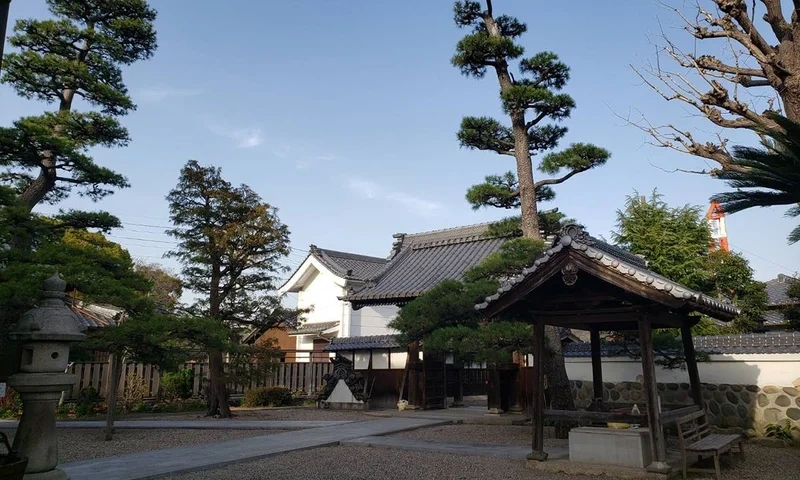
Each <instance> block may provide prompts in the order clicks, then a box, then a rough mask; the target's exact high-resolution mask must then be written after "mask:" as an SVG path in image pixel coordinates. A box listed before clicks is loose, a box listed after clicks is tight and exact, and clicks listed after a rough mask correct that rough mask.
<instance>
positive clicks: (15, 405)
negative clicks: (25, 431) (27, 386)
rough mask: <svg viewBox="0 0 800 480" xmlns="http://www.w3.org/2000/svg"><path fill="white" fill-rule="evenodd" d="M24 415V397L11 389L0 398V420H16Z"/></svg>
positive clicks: (7, 389)
mask: <svg viewBox="0 0 800 480" xmlns="http://www.w3.org/2000/svg"><path fill="white" fill-rule="evenodd" d="M21 415H22V397H20V396H19V393H17V392H16V391H14V390H13V389H11V388H6V396H5V397H2V398H0V418H16V417H19V416H21Z"/></svg>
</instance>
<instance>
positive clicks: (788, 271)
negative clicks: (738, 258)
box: [729, 242, 796, 275]
mask: <svg viewBox="0 0 800 480" xmlns="http://www.w3.org/2000/svg"><path fill="white" fill-rule="evenodd" d="M729 243H730V242H729ZM730 246H732V247H734V248H736V249H738V250H741V251H743V252H744V253H747V254H749V255H752V256H754V257H756V258H758V259H760V260H763V261H765V262H767V263H771V264H773V265H775V266H776V267H780V268H781V269H783V270H784V271H785V272H787V273H789V274H791V275H794V273H795V271H796V270H792V269H790V268H789V267H786V266H785V265H781V264H780V263H777V262H773V261H772V260H770V259H768V258H764V257H762V256H761V255H758V254H755V253H753V252H751V251H749V250H745V249H744V248H742V247H740V246H738V245H734V244H732V243H730Z"/></svg>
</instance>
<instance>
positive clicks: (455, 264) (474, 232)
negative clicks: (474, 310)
mask: <svg viewBox="0 0 800 480" xmlns="http://www.w3.org/2000/svg"><path fill="white" fill-rule="evenodd" d="M489 225H490V223H481V224H476V225H467V226H463V227H455V228H447V229H442V230H433V231H429V232H422V233H416V234H404V233H398V234H395V235H394V238H395V242H394V245H393V246H392V252H391V255H390V259H389V261H388V262H387V263H386V265H385V266H384V267H383V268H382V269H381V270H380V271H379V272H377V274H376V275H374V276H373V277H371V278H370V279H369V280H367V281H366V282H365V285H364V286H363V287H360V288H353V289H352V290H351V292H350V293H349V294H348V295H346V296H344V297H342V300H345V301H349V302H350V303H351V304H352V305H353V308H356V309H357V308H360V307H363V306H366V305H402V304H404V303H406V302H409V301H411V300H413V299H414V298H416V297H418V296H419V295H421V294H423V293H425V292H427V291H428V290H430V289H431V288H433V287H434V286H436V285H437V284H438V283H439V282H441V281H443V280H460V279H461V278H462V277H463V275H464V272H466V271H467V270H468V269H470V268H472V267H474V266H475V265H477V264H478V263H480V262H481V261H482V260H483V259H484V258H486V256H487V255H489V254H491V253H494V252H496V251H498V250H499V249H500V246H501V245H503V243H504V242H505V241H506V239H507V237H499V236H489V235H488V229H489Z"/></svg>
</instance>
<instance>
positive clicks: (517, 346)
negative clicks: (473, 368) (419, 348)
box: [424, 322, 533, 362]
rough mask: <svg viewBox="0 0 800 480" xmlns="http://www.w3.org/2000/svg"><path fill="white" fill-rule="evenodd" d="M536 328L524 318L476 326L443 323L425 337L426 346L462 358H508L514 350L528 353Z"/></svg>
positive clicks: (491, 359) (497, 359) (473, 359)
mask: <svg viewBox="0 0 800 480" xmlns="http://www.w3.org/2000/svg"><path fill="white" fill-rule="evenodd" d="M532 335H533V328H532V326H531V325H530V324H527V323H522V322H491V323H488V324H487V325H485V326H482V327H479V328H474V327H472V328H471V327H469V326H467V325H458V326H451V327H444V328H439V329H437V330H434V331H433V332H432V333H431V334H430V335H429V336H427V337H425V340H424V345H425V350H426V351H429V350H432V351H442V352H452V353H453V355H454V357H455V358H457V359H459V360H465V361H476V362H509V361H511V359H512V354H513V353H514V352H521V353H529V352H530V347H531V337H532Z"/></svg>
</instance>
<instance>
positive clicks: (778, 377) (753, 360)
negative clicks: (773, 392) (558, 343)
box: [565, 354, 800, 387]
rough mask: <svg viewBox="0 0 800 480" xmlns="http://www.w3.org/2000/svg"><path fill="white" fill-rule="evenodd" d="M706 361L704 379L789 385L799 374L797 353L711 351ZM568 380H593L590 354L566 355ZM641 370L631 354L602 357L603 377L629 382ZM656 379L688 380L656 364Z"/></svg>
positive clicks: (702, 369) (702, 368)
mask: <svg viewBox="0 0 800 480" xmlns="http://www.w3.org/2000/svg"><path fill="white" fill-rule="evenodd" d="M710 360H711V361H709V362H700V363H698V366H697V369H698V370H699V372H700V381H701V382H703V383H716V384H720V383H728V384H743V385H758V386H759V387H764V386H767V385H777V386H791V385H793V383H794V382H795V381H796V380H797V379H798V378H800V354H747V355H712V356H711V357H710ZM565 361H566V367H567V376H568V377H569V379H570V380H586V381H591V380H592V361H591V359H589V358H566V359H565ZM641 374H642V364H641V362H639V361H637V360H632V359H630V358H621V357H620V358H603V381H605V382H615V383H616V382H631V381H635V380H636V377H637V375H641ZM656 380H657V381H659V382H664V383H667V382H688V381H689V374H688V373H687V372H686V371H685V370H664V369H662V368H659V367H656Z"/></svg>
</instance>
